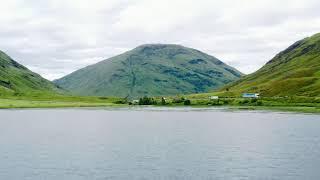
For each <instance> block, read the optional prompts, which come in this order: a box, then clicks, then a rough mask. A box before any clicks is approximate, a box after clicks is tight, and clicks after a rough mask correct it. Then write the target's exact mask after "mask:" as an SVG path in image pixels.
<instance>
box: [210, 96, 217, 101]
mask: <svg viewBox="0 0 320 180" xmlns="http://www.w3.org/2000/svg"><path fill="white" fill-rule="evenodd" d="M209 99H210V100H217V99H219V96H210V97H209Z"/></svg>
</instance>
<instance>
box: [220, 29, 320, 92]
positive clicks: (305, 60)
mask: <svg viewBox="0 0 320 180" xmlns="http://www.w3.org/2000/svg"><path fill="white" fill-rule="evenodd" d="M227 89H228V91H226V90H227ZM244 92H258V93H260V94H262V95H263V96H269V97H276V96H308V97H316V96H319V95H320V34H316V35H313V36H311V37H309V38H305V39H303V40H300V41H298V42H296V43H295V44H293V45H292V46H290V47H289V48H287V49H286V50H284V51H282V52H280V53H279V54H278V55H276V56H275V57H274V58H273V59H272V60H271V61H269V62H268V63H267V64H266V65H265V66H263V67H262V68H261V69H260V70H258V71H257V72H255V73H253V74H250V75H247V76H245V77H243V78H242V79H241V80H239V81H237V82H234V83H231V84H229V85H227V86H226V87H223V88H222V89H220V92H219V94H220V95H222V96H224V95H225V96H226V95H230V94H232V95H234V96H239V95H240V94H241V93H244Z"/></svg>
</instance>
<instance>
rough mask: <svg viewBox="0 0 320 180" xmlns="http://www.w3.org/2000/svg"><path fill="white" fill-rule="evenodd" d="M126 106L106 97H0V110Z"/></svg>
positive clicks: (117, 100)
mask: <svg viewBox="0 0 320 180" xmlns="http://www.w3.org/2000/svg"><path fill="white" fill-rule="evenodd" d="M119 106H126V105H125V104H124V103H123V102H122V101H121V99H120V98H107V97H75V96H51V97H50V96H48V97H15V96H13V97H0V108H2V109H9V108H64V107H119Z"/></svg>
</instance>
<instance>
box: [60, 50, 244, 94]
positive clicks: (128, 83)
mask: <svg viewBox="0 0 320 180" xmlns="http://www.w3.org/2000/svg"><path fill="white" fill-rule="evenodd" d="M241 75H242V74H241V73H240V72H239V71H237V70H236V69H234V68H232V67H230V66H228V65H226V64H224V63H223V62H221V61H220V60H218V59H217V58H215V57H213V56H210V55H208V54H205V53H203V52H200V51H198V50H195V49H191V48H187V47H184V46H181V45H176V44H144V45H141V46H138V47H136V48H135V49H133V50H131V51H128V52H126V53H124V54H121V55H118V56H115V57H113V58H110V59H107V60H104V61H102V63H98V64H95V65H91V66H89V67H87V68H83V69H81V70H78V71H76V72H74V73H72V74H70V75H67V76H65V77H63V78H61V79H59V80H57V81H55V82H56V84H58V85H59V86H60V87H63V88H65V89H67V90H70V91H71V92H75V93H76V94H77V95H95V96H121V97H127V96H130V97H141V96H145V95H147V96H161V95H176V94H185V93H197V92H208V91H210V90H212V89H215V88H218V87H221V86H223V85H224V84H226V83H228V82H232V81H234V80H237V79H239V77H240V76H241Z"/></svg>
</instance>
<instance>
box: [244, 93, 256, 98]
mask: <svg viewBox="0 0 320 180" xmlns="http://www.w3.org/2000/svg"><path fill="white" fill-rule="evenodd" d="M259 96H260V94H259V93H243V94H242V97H243V98H259Z"/></svg>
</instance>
